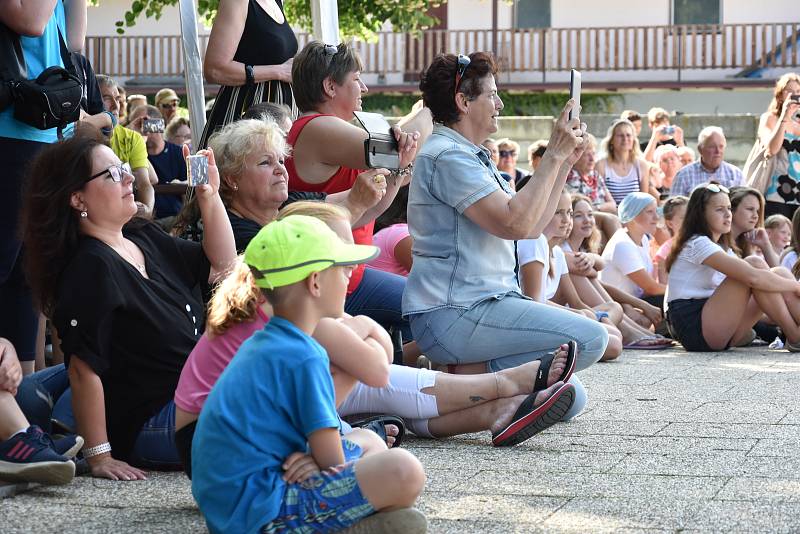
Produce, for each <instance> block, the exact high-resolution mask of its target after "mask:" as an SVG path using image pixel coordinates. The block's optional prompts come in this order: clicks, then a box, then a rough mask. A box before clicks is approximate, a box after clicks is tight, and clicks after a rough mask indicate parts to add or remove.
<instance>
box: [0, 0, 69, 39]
mask: <svg viewBox="0 0 800 534" xmlns="http://www.w3.org/2000/svg"><path fill="white" fill-rule="evenodd" d="M56 1H57V0H2V3H0V6H2V9H0V22H2V23H3V24H5V25H6V26H8V28H9V29H10V30H11V31H13V32H14V33H18V34H19V35H25V36H27V37H39V36H41V35H42V34H43V33H44V29H45V27H46V26H47V23H48V21H49V20H50V17H52V16H53V12H54V10H55V8H56Z"/></svg>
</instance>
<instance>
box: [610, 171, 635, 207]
mask: <svg viewBox="0 0 800 534" xmlns="http://www.w3.org/2000/svg"><path fill="white" fill-rule="evenodd" d="M605 181H606V187H607V188H608V192H609V193H611V197H612V198H613V199H614V202H616V203H617V206H619V203H620V202H622V199H623V198H625V197H626V196H628V195H629V194H631V193H633V192H636V191H639V190H640V188H641V186H640V183H639V163H638V162H635V163H634V164H633V165H631V170H630V172H629V173H628V174H627V175H625V176H619V175H618V174H617V173H615V172H614V169H612V168H611V164H610V162H609V161H606V176H605Z"/></svg>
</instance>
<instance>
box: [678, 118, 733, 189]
mask: <svg viewBox="0 0 800 534" xmlns="http://www.w3.org/2000/svg"><path fill="white" fill-rule="evenodd" d="M725 145H726V142H725V134H724V133H723V132H722V128H720V127H719V126H707V127H706V128H703V130H702V131H701V132H700V135H698V136H697V151H698V152H699V153H700V160H699V161H695V162H694V163H691V164H689V165H687V166H685V167H684V168H682V169H681V170H680V171H678V174H676V175H675V180H674V181H673V182H672V189H671V190H670V193H671V195H672V196H675V195H686V196H689V195H690V194H691V193H692V190H693V189H694V188H695V187H697V186H698V185H700V184H705V183H708V182H717V183H720V184H722V185H724V186H725V187H728V188H731V187H734V186H737V185H742V183H743V181H744V178H743V176H742V171H741V170H739V168H738V167H736V166H734V165H731V164H730V163H728V162H727V161H723V158H724V156H725Z"/></svg>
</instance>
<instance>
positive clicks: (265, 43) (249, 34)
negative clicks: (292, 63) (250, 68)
mask: <svg viewBox="0 0 800 534" xmlns="http://www.w3.org/2000/svg"><path fill="white" fill-rule="evenodd" d="M275 2H276V3H277V4H278V7H279V8H281V11H283V3H282V2H281V0H275ZM283 18H284V21H283V24H278V23H277V22H275V19H273V18H272V17H270V16H269V15H268V14H267V12H266V11H264V8H262V7H261V6H260V5H259V4H258V2H256V0H249V2H248V6H247V19H246V20H245V23H244V30H243V31H242V38H241V39H240V40H239V46H238V47H237V48H236V54H234V56H233V59H234V61H238V62H240V63H244V64H245V65H280V64H281V63H284V62H286V61H287V60H288V59H289V58H293V57H294V55H295V54H296V53H297V38H296V37H295V35H294V32H293V31H292V28H291V26H289V22H288V21H287V20H286V16H284V17H283Z"/></svg>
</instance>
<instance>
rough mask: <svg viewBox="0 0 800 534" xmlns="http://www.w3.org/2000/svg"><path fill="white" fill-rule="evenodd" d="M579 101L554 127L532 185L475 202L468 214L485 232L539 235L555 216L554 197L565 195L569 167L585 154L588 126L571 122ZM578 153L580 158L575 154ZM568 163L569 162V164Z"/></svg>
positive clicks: (518, 236) (506, 236)
mask: <svg viewBox="0 0 800 534" xmlns="http://www.w3.org/2000/svg"><path fill="white" fill-rule="evenodd" d="M574 105H575V102H574V101H573V100H570V101H569V102H567V105H566V106H565V107H564V110H563V111H562V112H561V115H560V116H559V118H558V120H557V121H556V123H555V125H554V127H553V133H552V135H551V136H550V140H549V142H548V145H547V152H545V153H544V156H543V157H542V161H541V162H540V163H539V167H538V168H537V169H536V171H535V172H534V178H532V179H531V180H530V181H529V182H528V185H526V186H525V187H524V188H522V190H521V191H520V192H519V193H517V194H516V195H514V196H511V195H509V194H508V193H506V192H505V191H503V190H501V189H498V190H497V191H495V192H493V193H491V194H490V195H487V196H485V197H484V198H482V199H481V200H479V201H477V202H475V203H474V204H472V205H471V206H470V207H468V208H467V209H466V210H464V215H466V216H467V217H469V218H470V219H471V220H472V221H473V222H474V223H475V224H477V225H478V226H480V227H481V228H483V229H484V230H485V231H487V232H489V233H490V234H493V235H495V236H497V237H500V238H503V239H525V238H535V237H537V236H538V235H539V234H541V231H542V229H544V227H545V226H547V223H548V222H549V221H550V219H552V217H553V214H554V213H555V209H556V205H557V202H552V201H551V200H550V199H551V197H552V196H553V195H555V194H556V192H557V194H558V195H560V194H561V190H562V189H563V188H564V183H565V182H566V178H567V174H568V171H569V168H571V167H572V164H573V163H574V161H575V160H577V158H578V157H580V154H582V153H583V150H584V148H585V145H584V144H583V133H584V132H585V130H586V128H585V125H581V124H579V121H578V119H577V118H576V119H573V120H572V121H571V122H569V121H568V119H567V115H568V113H569V111H570V110H571V109H572V108H573V106H574ZM576 155H577V157H575V156H576ZM565 163H566V165H565Z"/></svg>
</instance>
